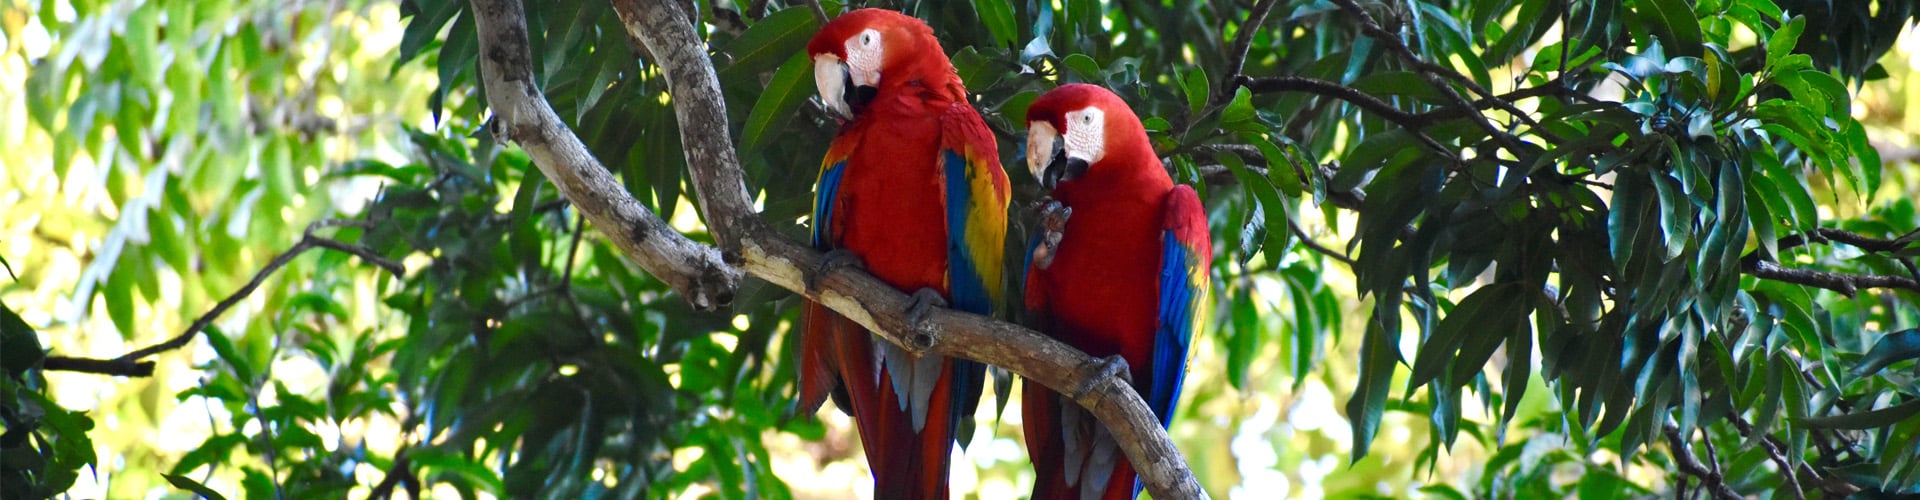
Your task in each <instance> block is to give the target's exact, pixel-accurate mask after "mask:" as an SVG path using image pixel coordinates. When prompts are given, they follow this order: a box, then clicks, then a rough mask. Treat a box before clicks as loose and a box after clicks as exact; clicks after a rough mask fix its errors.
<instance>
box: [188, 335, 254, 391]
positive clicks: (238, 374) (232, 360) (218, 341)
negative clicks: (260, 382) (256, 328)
mask: <svg viewBox="0 0 1920 500" xmlns="http://www.w3.org/2000/svg"><path fill="white" fill-rule="evenodd" d="M200 335H201V336H203V337H206V338H207V345H209V346H211V347H213V353H214V355H216V356H219V357H220V359H222V360H225V361H226V362H227V364H228V365H231V366H233V375H234V378H237V379H239V380H240V382H241V383H252V381H253V363H251V362H250V360H249V359H248V358H247V357H246V355H245V354H242V353H241V352H240V349H239V348H237V347H235V346H234V345H233V338H232V337H228V336H227V334H226V333H224V332H221V331H220V330H219V329H218V328H214V327H211V326H209V327H207V329H206V330H204V331H201V332H200Z"/></svg>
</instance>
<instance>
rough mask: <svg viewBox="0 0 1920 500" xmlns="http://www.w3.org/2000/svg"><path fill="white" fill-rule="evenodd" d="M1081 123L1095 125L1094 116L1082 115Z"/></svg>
mask: <svg viewBox="0 0 1920 500" xmlns="http://www.w3.org/2000/svg"><path fill="white" fill-rule="evenodd" d="M1080 123H1085V124H1088V125H1091V124H1093V115H1080Z"/></svg>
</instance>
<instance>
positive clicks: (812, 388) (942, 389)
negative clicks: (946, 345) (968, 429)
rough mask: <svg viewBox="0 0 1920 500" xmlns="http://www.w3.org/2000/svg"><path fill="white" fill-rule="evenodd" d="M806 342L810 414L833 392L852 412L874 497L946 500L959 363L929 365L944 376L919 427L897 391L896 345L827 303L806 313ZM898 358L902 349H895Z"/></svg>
mask: <svg viewBox="0 0 1920 500" xmlns="http://www.w3.org/2000/svg"><path fill="white" fill-rule="evenodd" d="M804 313H805V315H806V316H805V319H804V320H803V324H804V325H805V330H804V333H803V335H805V337H804V338H802V339H801V358H800V365H801V380H800V405H801V409H802V410H806V411H808V412H809V413H811V411H813V410H817V409H818V408H819V406H820V404H821V403H822V402H824V401H825V399H826V398H827V397H828V396H829V395H831V396H832V397H833V400H834V404H836V405H839V406H840V408H841V409H842V410H850V411H849V413H851V414H852V415H853V419H854V424H855V425H856V426H858V427H859V429H860V441H861V446H862V447H863V448H864V449H865V450H866V452H867V465H868V467H869V468H871V469H872V470H873V481H874V482H873V492H874V495H873V496H874V498H886V499H895V498H899V499H930V500H943V499H945V498H947V470H948V465H949V464H948V462H949V459H950V458H951V457H952V449H953V432H954V425H953V423H954V420H953V418H954V411H953V410H954V408H953V407H952V398H951V397H949V395H950V394H952V390H951V389H950V387H949V386H950V385H951V384H952V379H953V377H952V375H951V374H952V373H953V371H954V364H955V363H954V361H953V360H951V359H945V358H941V359H938V360H937V363H938V365H933V364H932V363H934V362H936V360H934V359H927V360H920V359H914V360H912V361H916V362H922V361H923V362H925V363H926V365H925V366H927V367H928V368H935V369H937V370H938V372H936V373H937V374H939V375H940V376H939V377H938V378H937V379H936V381H935V383H934V384H933V387H932V391H931V394H930V397H928V398H927V402H926V404H927V405H928V407H927V411H926V413H925V416H924V417H922V418H924V419H925V421H924V422H923V424H924V425H922V426H920V428H919V429H918V430H916V429H915V427H916V426H915V425H914V419H913V414H912V413H911V412H909V411H907V410H906V405H904V404H903V403H902V402H901V398H900V396H899V393H898V392H896V391H895V389H894V385H893V382H892V376H891V374H890V373H888V372H887V366H890V365H889V364H885V363H883V362H882V359H883V358H884V357H885V356H887V354H884V353H883V351H884V350H885V349H897V348H895V347H893V346H892V345H891V344H887V343H886V340H884V339H881V338H879V337H875V336H874V335H873V334H871V333H867V331H866V330H865V329H863V328H861V327H860V325H859V324H858V323H854V322H853V321H851V320H848V319H846V318H844V317H841V316H840V315H839V314H836V313H834V312H832V311H831V310H828V309H826V308H825V307H823V306H820V305H818V304H814V303H811V302H809V303H808V304H807V308H806V310H805V311H804ZM895 355H896V356H897V355H898V354H895Z"/></svg>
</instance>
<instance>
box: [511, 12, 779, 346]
mask: <svg viewBox="0 0 1920 500" xmlns="http://www.w3.org/2000/svg"><path fill="white" fill-rule="evenodd" d="M473 14H474V21H475V22H476V23H478V24H477V26H478V28H479V31H480V33H481V36H480V49H481V51H480V68H481V72H480V74H481V78H482V81H483V82H485V85H486V89H487V104H488V107H489V108H490V109H491V110H492V111H493V120H492V127H491V130H492V131H493V133H494V135H496V136H500V137H505V138H507V139H509V140H512V141H513V142H514V143H515V144H518V145H520V147H521V148H522V149H525V150H526V151H527V156H528V157H529V158H531V159H532V160H533V164H534V165H536V166H538V167H539V168H540V171H541V173H543V174H546V176H547V179H549V180H551V181H553V185H554V187H557V188H559V189H560V194H561V195H562V196H565V197H566V198H567V200H568V201H570V202H572V203H573V205H574V206H575V207H576V208H578V209H579V210H580V212H581V213H583V214H586V216H587V220H589V221H592V222H593V225H594V227H596V228H599V229H600V232H602V233H605V234H606V235H607V240H609V241H611V242H613V245H614V246H615V247H618V248H619V249H620V252H621V253H623V254H625V255H626V256H627V257H628V258H631V259H633V261H634V263H635V264H638V265H639V266H640V268H641V269H644V270H646V272H647V274H651V275H653V276H654V277H657V278H660V280H661V281H665V282H667V284H668V285H669V286H672V287H673V289H674V291H676V292H679V293H680V294H681V296H682V297H686V299H687V301H688V303H690V304H691V305H692V306H693V307H694V308H695V309H699V310H714V309H717V308H719V307H721V306H725V305H727V304H729V303H731V302H732V301H733V295H734V292H735V290H736V289H737V287H738V286H739V284H740V271H739V270H738V269H735V268H733V267H732V266H728V265H726V263H724V262H722V260H721V257H720V252H719V251H717V250H715V249H713V248H712V247H708V246H706V245H701V244H699V243H695V242H694V241H693V240H690V239H687V237H686V236H685V235H682V234H680V233H679V232H677V231H674V229H673V227H671V226H668V225H667V223H666V221H663V220H660V216H658V215H655V214H654V213H653V212H652V211H649V210H647V209H646V207H645V206H642V205H641V204H640V201H639V200H636V199H634V197H633V195H632V194H629V193H627V190H626V188H625V187H623V186H621V184H620V183H619V181H616V180H614V178H613V173H612V172H610V171H608V170H607V169H606V167H604V166H602V165H600V162H599V160H595V159H594V158H593V154H592V153H591V152H589V151H588V150H587V147H586V145H585V144H582V143H581V142H580V138H579V136H576V135H574V133H573V131H572V130H568V129H567V126H566V124H565V123H563V122H561V121H560V117H559V115H556V114H554V112H553V107H552V106H550V105H549V104H547V99H546V96H545V95H544V94H542V93H541V91H540V89H539V87H537V86H535V84H534V80H533V70H532V65H531V63H530V61H531V59H532V56H531V55H530V54H531V51H530V50H529V49H528V47H527V25H526V21H525V14H524V13H523V11H522V9H521V6H520V3H519V2H517V1H515V2H503V1H479V0H476V1H474V2H473ZM681 19H686V18H685V17H684V14H682V17H681ZM698 98H699V97H698V96H681V95H675V96H674V100H675V102H676V103H677V102H678V101H680V100H682V99H698ZM676 107H677V106H676ZM723 116H724V115H714V116H708V117H703V118H700V119H695V120H688V119H687V118H688V117H686V116H681V117H680V123H681V130H682V132H683V133H686V134H694V133H700V132H709V129H710V128H712V127H708V126H703V125H702V123H701V122H715V121H721V120H723V119H724V118H716V117H723ZM720 127H721V128H720V130H721V133H720V134H719V136H720V137H723V138H724V137H726V133H725V125H724V123H723V124H722V125H720ZM723 144H724V143H723ZM686 152H687V156H688V157H689V158H690V159H704V158H705V157H707V156H710V155H713V154H715V151H714V150H713V148H712V147H707V146H706V145H704V144H694V143H689V144H687V150H686ZM724 156H725V157H727V158H729V159H731V158H732V154H731V152H726V153H725V154H724ZM735 170H736V171H737V170H738V168H737V167H736V168H735ZM695 175H696V176H698V175H699V173H698V172H697V171H696V173H695ZM702 187H704V186H702ZM703 194H704V193H703ZM742 195H743V196H744V193H743V194H742ZM729 222H731V221H730V220H727V219H720V220H715V219H714V218H713V217H712V216H711V214H710V215H709V218H708V223H709V224H712V225H713V226H714V228H715V229H721V228H725V227H727V223H729Z"/></svg>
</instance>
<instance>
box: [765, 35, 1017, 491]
mask: <svg viewBox="0 0 1920 500" xmlns="http://www.w3.org/2000/svg"><path fill="white" fill-rule="evenodd" d="M807 53H808V54H809V55H810V56H812V58H813V65H814V79H815V82H816V83H818V84H819V91H820V97H821V100H822V101H824V102H825V103H826V105H827V107H828V108H829V109H831V110H832V111H833V112H834V113H836V114H838V115H840V118H841V119H842V122H841V126H840V132H839V135H838V136H836V137H835V138H834V140H833V145H832V146H831V147H830V148H829V149H828V150H827V157H826V159H825V160H824V161H822V162H821V171H820V179H819V182H818V185H817V186H816V189H817V192H816V193H815V197H814V209H813V219H812V221H813V222H812V224H813V244H814V246H815V247H817V248H819V249H822V250H830V251H831V252H830V253H829V257H830V258H829V261H833V260H836V259H845V258H846V257H848V256H852V257H858V258H859V259H860V260H861V261H862V262H864V264H865V267H866V269H867V271H869V272H871V273H872V274H873V275H874V276H875V277H878V278H880V280H881V281H885V282H887V283H888V284H891V285H893V286H895V287H897V288H900V289H902V290H914V291H916V292H915V293H914V297H915V306H916V307H915V308H914V309H913V311H912V312H913V313H914V314H915V315H920V314H924V312H925V310H926V309H925V307H926V306H928V305H932V304H939V303H951V305H952V306H953V307H954V308H955V309H959V310H963V311H968V312H973V313H979V314H990V313H991V312H992V310H993V307H994V306H995V305H996V304H998V303H999V301H1000V297H1001V291H1002V289H1003V283H1002V270H1003V268H1004V267H1005V266H1004V264H1002V262H1001V257H1002V256H1003V255H1004V253H1005V251H1004V247H1003V245H1004V244H1005V239H1006V231H1007V201H1008V198H1009V193H1008V191H1009V188H1008V185H1007V176H1006V172H1004V171H1002V170H1001V168H1000V160H999V157H1000V154H999V148H998V147H996V146H995V144H994V140H993V135H992V133H991V132H989V131H988V130H987V126H986V123H985V122H982V121H981V120H980V115H979V114H978V113H976V112H975V111H974V110H973V107H972V106H971V105H969V104H968V103H967V89H966V88H965V87H964V86H962V85H961V82H960V77H959V76H958V75H957V74H955V73H954V69H953V63H951V62H949V61H948V60H947V57H946V56H945V55H944V52H942V51H941V48H940V42H939V40H936V39H935V38H934V37H933V30H932V29H931V28H929V27H927V24H926V23H924V22H922V21H920V20H919V19H914V18H912V17H908V16H906V15H903V14H900V13H898V12H892V11H886V10H880V9H861V10H856V11H853V12H848V13H846V14H844V15H841V16H840V17H839V18H836V19H834V20H833V21H832V22H829V23H827V25H826V26H823V27H821V28H820V33H819V34H816V35H814V37H813V40H812V41H811V42H809V43H808V44H807ZM803 330H804V331H803V333H802V335H803V338H802V342H801V359H800V362H801V377H800V379H801V380H800V398H801V401H800V403H801V408H802V409H804V410H806V411H808V412H811V411H813V410H814V409H816V408H818V407H819V405H820V404H821V403H822V402H823V400H825V399H826V398H827V397H828V395H829V394H831V395H832V396H833V398H834V401H835V403H836V404H838V405H839V406H840V407H841V409H843V410H851V414H852V415H853V416H854V420H855V422H856V423H857V424H858V425H859V428H860V435H861V439H862V442H863V445H864V446H865V448H866V451H867V463H868V465H870V466H871V467H872V469H873V476H874V496H875V497H876V498H946V497H947V467H948V464H947V462H948V458H949V457H950V456H951V453H952V449H953V442H954V434H955V433H956V431H957V428H958V426H959V424H960V422H961V421H962V420H963V419H968V418H972V415H973V411H974V409H975V408H977V405H978V404H979V400H980V392H981V386H982V385H983V381H984V379H985V369H984V366H983V365H981V364H979V363H975V362H972V361H966V360H957V359H951V360H950V359H948V358H945V357H942V356H926V357H917V356H914V355H912V354H909V353H907V351H905V350H903V349H901V348H899V347H898V346H895V345H893V344H891V343H888V342H887V341H886V340H884V339H881V338H879V337H876V336H874V335H873V334H871V333H869V332H867V331H865V330H863V329H862V328H861V327H860V326H859V325H857V324H855V323H853V322H852V321H849V320H847V319H846V318H843V317H841V316H840V315H838V314H834V313H833V312H832V311H830V310H827V309H826V308H825V307H823V306H820V305H819V304H814V303H809V304H807V308H806V310H805V319H804V327H803Z"/></svg>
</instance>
